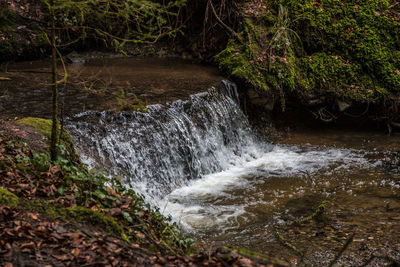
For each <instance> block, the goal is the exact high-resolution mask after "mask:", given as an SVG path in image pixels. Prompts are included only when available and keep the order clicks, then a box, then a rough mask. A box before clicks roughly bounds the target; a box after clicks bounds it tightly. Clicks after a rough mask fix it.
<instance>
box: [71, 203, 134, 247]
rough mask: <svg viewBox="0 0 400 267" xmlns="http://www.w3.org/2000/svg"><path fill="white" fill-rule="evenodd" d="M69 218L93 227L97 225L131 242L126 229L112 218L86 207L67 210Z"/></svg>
mask: <svg viewBox="0 0 400 267" xmlns="http://www.w3.org/2000/svg"><path fill="white" fill-rule="evenodd" d="M67 213H68V215H69V216H71V217H73V218H74V219H75V220H76V221H78V222H88V223H90V224H92V225H97V226H100V227H102V228H103V229H105V230H106V231H107V232H109V233H111V234H114V235H117V236H120V237H122V238H123V239H124V240H125V241H127V242H129V238H128V236H127V235H126V234H125V232H124V229H123V228H122V226H121V225H119V224H118V222H117V221H116V220H115V219H113V218H112V217H109V216H106V215H104V214H102V213H100V212H97V211H94V210H91V209H88V208H85V207H79V206H76V207H72V208H68V209H67Z"/></svg>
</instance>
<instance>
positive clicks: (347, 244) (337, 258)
mask: <svg viewBox="0 0 400 267" xmlns="http://www.w3.org/2000/svg"><path fill="white" fill-rule="evenodd" d="M353 238H354V234H352V235H351V236H350V237H349V239H347V240H346V243H344V245H343V247H342V248H341V249H340V250H339V252H338V254H337V255H336V257H335V258H334V259H333V261H331V262H330V263H329V267H332V266H333V265H334V264H335V263H336V262H337V261H338V260H339V259H340V257H341V256H342V254H343V252H345V251H346V249H347V248H348V247H349V245H350V244H351V243H352V242H353Z"/></svg>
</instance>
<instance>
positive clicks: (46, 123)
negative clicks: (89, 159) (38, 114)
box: [16, 117, 79, 159]
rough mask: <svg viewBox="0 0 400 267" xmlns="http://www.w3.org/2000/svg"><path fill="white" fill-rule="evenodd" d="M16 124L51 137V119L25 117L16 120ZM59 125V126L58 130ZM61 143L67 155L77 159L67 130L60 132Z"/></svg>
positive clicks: (47, 137)
mask: <svg viewBox="0 0 400 267" xmlns="http://www.w3.org/2000/svg"><path fill="white" fill-rule="evenodd" d="M16 124H18V125H26V126H31V127H33V128H35V129H36V131H37V132H38V133H40V134H41V135H43V137H45V138H46V139H48V140H50V138H51V128H52V122H51V120H46V119H42V118H34V117H26V118H23V119H20V120H18V121H16ZM60 127H61V126H59V131H60V130H61V129H60ZM61 144H62V145H64V146H65V147H66V148H67V151H68V154H69V156H71V157H72V159H78V158H79V156H78V155H76V152H75V146H74V142H73V141H72V138H71V136H70V135H69V134H68V133H67V131H65V130H64V131H63V132H62V134H61Z"/></svg>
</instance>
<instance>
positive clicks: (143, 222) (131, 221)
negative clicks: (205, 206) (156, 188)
mask: <svg viewBox="0 0 400 267" xmlns="http://www.w3.org/2000/svg"><path fill="white" fill-rule="evenodd" d="M40 151H41V152H42V153H41V154H40V153H39V152H40ZM43 151H47V142H45V141H43V136H42V135H41V134H39V133H38V132H37V131H36V130H35V129H34V128H32V127H29V126H21V125H17V124H16V123H15V122H14V121H4V120H0V265H1V266H7V267H12V266H149V265H153V266H161V265H166V266H198V265H208V266H287V264H286V263H284V262H278V261H272V260H269V259H266V258H263V257H261V256H252V254H249V255H247V256H243V255H241V253H238V251H237V250H234V249H228V248H219V249H217V250H215V251H214V252H204V251H203V252H201V251H200V252H195V251H193V250H192V249H191V248H190V241H187V240H185V239H184V238H188V237H182V236H178V235H179V234H178V232H177V230H175V229H174V228H172V227H171V226H169V225H167V223H166V221H165V219H164V218H160V217H157V215H155V214H156V213H154V212H151V211H149V210H147V209H146V208H144V207H143V206H140V205H138V204H137V202H138V198H137V197H136V198H135V196H134V195H132V194H131V195H127V194H124V193H118V192H117V191H118V190H117V191H116V190H114V188H111V187H108V186H107V187H105V186H104V184H103V185H99V184H95V183H93V182H91V181H85V182H83V183H80V182H79V181H78V180H79V179H76V180H73V179H72V180H71V178H70V176H71V175H76V176H79V175H78V174H79V172H76V170H75V169H74V168H72V167H70V168H69V169H68V168H67V167H65V166H61V167H60V166H57V165H54V164H48V165H46V164H44V163H43V155H45V154H43ZM64 162H65V161H64ZM40 166H46V169H40ZM82 179H83V178H82V176H81V180H82ZM71 181H72V182H71ZM102 186H103V187H104V188H105V191H104V190H103V191H101V188H102ZM85 187H86V188H85ZM90 189H92V190H93V191H92V192H90V194H92V193H93V195H92V197H90V198H89V197H88V196H86V199H83V198H81V197H80V196H79V193H80V192H84V191H85V190H90ZM94 189H95V190H94ZM99 190H100V191H99ZM95 192H99V193H98V197H95V196H94V193H95ZM160 216H161V215H160ZM161 217H162V216H161ZM160 231H161V232H160ZM163 235H165V236H163ZM168 239H169V240H168ZM174 239H176V240H175V241H176V242H175V241H171V240H174ZM242 254H243V253H242ZM272 262H274V263H272Z"/></svg>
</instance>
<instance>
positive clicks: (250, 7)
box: [216, 0, 400, 108]
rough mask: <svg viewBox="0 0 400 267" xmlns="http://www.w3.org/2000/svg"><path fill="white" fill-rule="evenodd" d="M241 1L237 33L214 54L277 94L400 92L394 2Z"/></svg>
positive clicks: (368, 98)
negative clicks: (218, 52) (261, 2)
mask: <svg viewBox="0 0 400 267" xmlns="http://www.w3.org/2000/svg"><path fill="white" fill-rule="evenodd" d="M253 2H256V1H246V2H244V4H243V5H242V10H241V14H242V15H243V17H242V18H241V21H242V23H241V27H240V29H239V36H240V38H239V39H238V38H237V37H235V38H232V39H231V40H230V42H229V43H228V45H227V47H226V49H225V50H223V51H222V52H221V53H220V54H219V55H217V57H216V61H217V62H218V64H219V66H220V67H221V68H222V69H224V70H226V71H227V72H229V73H230V74H232V75H233V76H234V77H236V78H239V79H240V80H244V81H246V82H248V83H250V84H251V85H253V86H255V87H257V88H259V89H260V90H266V91H270V92H274V94H276V95H280V96H281V99H282V100H283V101H282V104H283V108H284V104H285V103H284V99H285V98H284V97H283V96H284V95H285V94H288V93H293V94H294V95H297V96H301V97H300V99H306V98H307V96H313V97H314V96H316V95H317V96H322V95H324V96H326V95H327V96H329V98H330V99H332V98H337V99H348V100H350V101H356V102H374V101H375V102H378V101H381V100H383V99H388V98H391V99H397V98H398V97H399V96H400V27H399V20H400V18H399V17H398V16H395V15H394V14H396V12H399V10H400V6H399V5H392V4H393V1H391V0H371V1H358V0H348V1H340V0H320V1H314V0H300V1H299V0H266V1H264V5H263V6H262V8H257V9H256V10H254V6H258V5H254V3H253Z"/></svg>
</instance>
